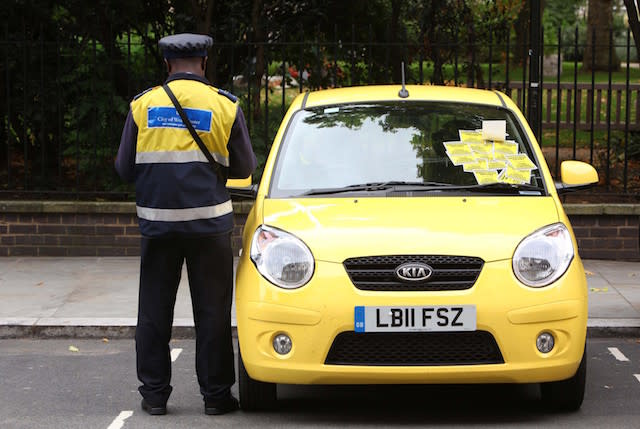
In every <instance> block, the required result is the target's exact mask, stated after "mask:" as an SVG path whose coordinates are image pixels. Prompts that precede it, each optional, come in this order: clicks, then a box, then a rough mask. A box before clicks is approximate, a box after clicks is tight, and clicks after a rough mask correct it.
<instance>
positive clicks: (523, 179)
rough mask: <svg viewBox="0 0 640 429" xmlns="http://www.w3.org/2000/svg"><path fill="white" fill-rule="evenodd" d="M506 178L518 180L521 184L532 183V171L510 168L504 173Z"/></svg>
mask: <svg viewBox="0 0 640 429" xmlns="http://www.w3.org/2000/svg"><path fill="white" fill-rule="evenodd" d="M504 177H505V178H508V179H513V180H518V181H520V183H529V182H530V181H531V170H516V169H515V168H513V167H511V166H508V167H507V168H506V170H505V171H504ZM507 183H508V182H507Z"/></svg>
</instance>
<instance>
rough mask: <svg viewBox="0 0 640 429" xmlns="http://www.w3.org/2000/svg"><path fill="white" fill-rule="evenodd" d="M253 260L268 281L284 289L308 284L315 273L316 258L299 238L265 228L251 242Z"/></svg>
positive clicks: (264, 226)
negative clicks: (314, 259) (314, 258)
mask: <svg viewBox="0 0 640 429" xmlns="http://www.w3.org/2000/svg"><path fill="white" fill-rule="evenodd" d="M251 260H252V261H253V262H254V264H255V265H256V268H257V269H258V271H259V272H260V274H262V275H263V276H264V277H265V278H266V279H267V280H269V281H270V282H271V283H273V284H274V285H276V286H279V287H281V288H284V289H295V288H299V287H301V286H304V285H305V284H307V282H308V281H309V280H310V279H311V276H312V275H313V270H314V261H313V255H312V254H311V251H310V250H309V248H308V247H307V246H306V244H304V243H303V242H302V240H300V239H299V238H297V237H295V236H293V235H292V234H289V233H288V232H284V231H282V230H279V229H276V228H273V227H270V226H266V225H261V226H260V227H258V229H256V232H255V233H254V234H253V240H252V241H251Z"/></svg>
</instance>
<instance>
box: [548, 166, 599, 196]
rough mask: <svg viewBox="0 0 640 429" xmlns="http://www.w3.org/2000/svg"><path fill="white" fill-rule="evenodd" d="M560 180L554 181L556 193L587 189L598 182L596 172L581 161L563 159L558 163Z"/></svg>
mask: <svg viewBox="0 0 640 429" xmlns="http://www.w3.org/2000/svg"><path fill="white" fill-rule="evenodd" d="M560 180H561V181H560V182H556V189H557V191H558V193H560V194H563V193H567V192H572V191H578V190H581V189H587V188H590V187H592V186H595V185H597V184H598V172H597V171H596V169H595V168H593V167H592V166H591V165H590V164H587V163H586V162H582V161H563V162H562V164H560Z"/></svg>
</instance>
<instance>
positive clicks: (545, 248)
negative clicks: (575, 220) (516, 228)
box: [513, 223, 574, 287]
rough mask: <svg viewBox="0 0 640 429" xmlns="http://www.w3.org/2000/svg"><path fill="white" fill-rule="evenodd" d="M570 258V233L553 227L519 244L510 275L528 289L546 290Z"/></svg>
mask: <svg viewBox="0 0 640 429" xmlns="http://www.w3.org/2000/svg"><path fill="white" fill-rule="evenodd" d="M573 255H574V252H573V243H572V241H571V235H570V234H569V230H568V229H567V227H566V226H564V225H563V224H561V223H556V224H553V225H549V226H547V227H544V228H542V229H540V230H538V231H536V232H534V233H533V234H531V235H529V236H528V237H527V238H525V239H524V240H522V242H520V244H519V245H518V247H517V248H516V251H515V253H514V254H513V272H514V273H515V275H516V277H517V278H518V280H520V281H521V282H522V283H524V284H525V285H527V286H531V287H543V286H547V285H549V284H551V283H553V282H554V281H556V280H557V279H558V278H559V277H560V276H562V275H563V274H564V273H565V271H567V268H569V264H570V263H571V261H572V260H573Z"/></svg>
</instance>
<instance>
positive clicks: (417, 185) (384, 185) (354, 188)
mask: <svg viewBox="0 0 640 429" xmlns="http://www.w3.org/2000/svg"><path fill="white" fill-rule="evenodd" d="M405 186H407V187H410V188H411V189H415V190H419V189H433V188H440V187H448V186H452V185H451V184H449V183H440V182H405V181H399V180H391V181H387V182H368V183H358V184H354V185H348V186H341V187H337V188H316V189H310V190H308V191H306V192H303V193H302V194H300V195H299V196H307V195H330V194H340V193H345V192H361V191H367V192H376V191H387V190H389V189H392V188H393V189H398V188H400V189H402V190H404V187H405Z"/></svg>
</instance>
